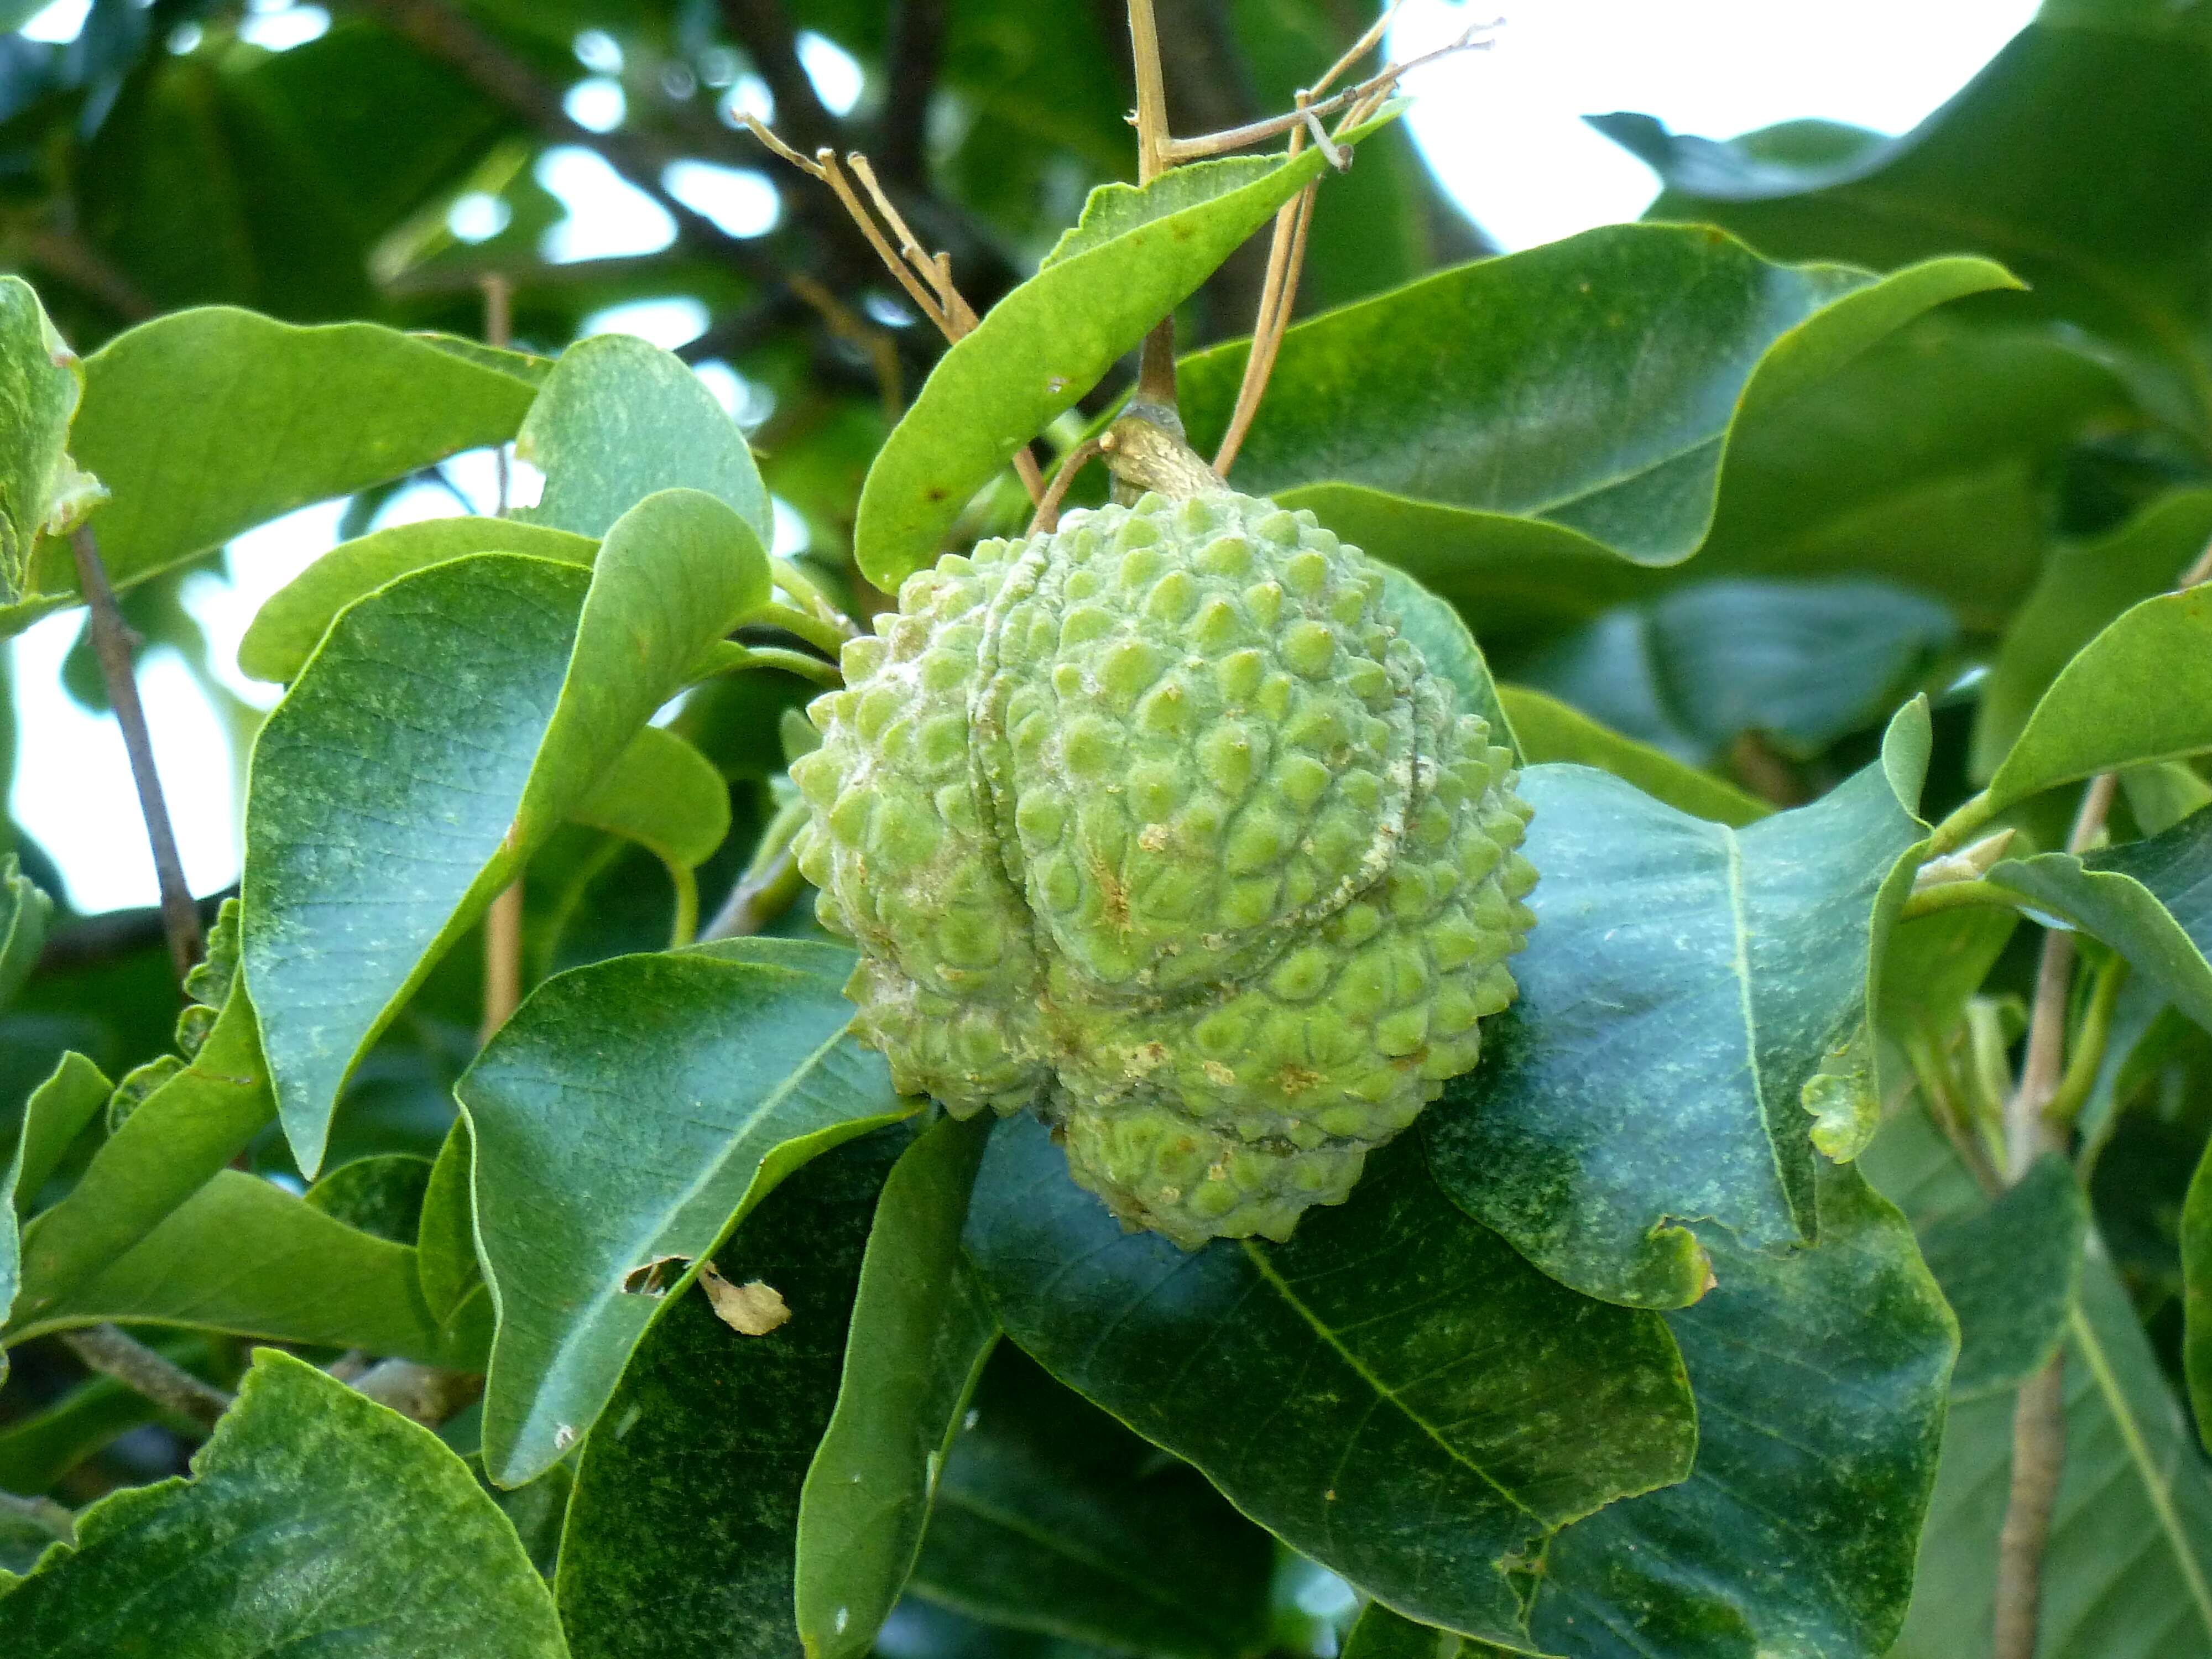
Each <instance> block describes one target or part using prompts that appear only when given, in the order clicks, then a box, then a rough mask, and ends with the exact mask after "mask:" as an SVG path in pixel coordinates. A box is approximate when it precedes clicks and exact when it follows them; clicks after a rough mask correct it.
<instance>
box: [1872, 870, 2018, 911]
mask: <svg viewBox="0 0 2212 1659" xmlns="http://www.w3.org/2000/svg"><path fill="white" fill-rule="evenodd" d="M1975 904H1986V905H1994V906H1996V907H1997V908H2000V909H2008V910H2011V909H2017V908H2020V898H2019V896H2018V895H2017V894H2015V893H2010V892H2008V891H2006V890H2005V889H2003V888H2002V887H1999V886H1997V885H1996V884H1994V883H1991V882H1986V881H1978V880H1977V881H1945V882H1939V883H1937V884H1936V885H1935V886H1933V887H1923V888H1922V889H1921V890H1919V891H1918V892H1917V893H1914V894H1912V895H1911V896H1909V897H1907V898H1906V899H1905V908H1904V909H1903V910H1902V911H1900V912H1899V919H1900V920H1901V921H1914V920H1916V919H1917V918H1918V917H1921V916H1932V915H1935V914H1936V912H1937V911H1938V910H1959V909H1963V908H1966V907H1967V906H1968V905H1975Z"/></svg>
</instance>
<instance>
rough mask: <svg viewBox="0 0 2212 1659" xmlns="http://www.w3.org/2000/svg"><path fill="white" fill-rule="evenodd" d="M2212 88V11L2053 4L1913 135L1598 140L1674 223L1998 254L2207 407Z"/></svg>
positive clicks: (1640, 123)
mask: <svg viewBox="0 0 2212 1659" xmlns="http://www.w3.org/2000/svg"><path fill="white" fill-rule="evenodd" d="M2208 87H2212V32H2208V31H2207V30H2206V28H2205V26H2204V23H2203V18H2202V15H2200V14H2198V13H2197V12H2196V11H2195V10H2193V9H2186V8H2182V9H2177V8H2172V7H2166V6H2148V5H2145V6H2115V5H2112V4H2108V3H2103V0H2097V3H2087V4H2078V5H2049V6H2045V8H2044V9H2043V12H2042V14H2041V15H2039V18H2038V19H2037V21H2035V22H2034V23H2033V24H2032V25H2030V26H2029V27H2027V28H2026V29H2024V30H2023V31H2021V33H2020V34H2018V35H2017V36H2015V38H2014V39H2013V40H2012V41H2011V43H2010V44H2008V46H2006V47H2005V48H2004V50H2003V51H2002V52H1999V53H1998V54H1997V55H1996V58H1994V59H1992V60H1991V61H1990V64H1988V65H1987V66H1986V67H1985V68H1984V70H1982V72H1981V73H1980V74H1979V75H1978V76H1975V77H1974V79H1973V80H1972V82H1969V83H1968V85H1967V86H1966V88H1965V89H1964V90H1962V91H1961V92H1960V93H1959V94H1958V95H1957V96H1955V97H1954V98H1953V99H1952V100H1949V101H1948V103H1946V104H1945V105H1944V106H1943V107H1942V108H1941V109H1940V110H1938V111H1936V113H1935V114H1933V115H1931V116H1930V117H1929V118H1928V119H1927V120H1926V121H1924V122H1923V123H1922V124H1921V125H1919V126H1917V127H1916V128H1915V129H1914V130H1913V131H1911V132H1908V133H1906V134H1905V135H1904V136H1903V137H1898V138H1894V139H1888V140H1880V139H1877V138H1875V136H1874V135H1872V134H1862V133H1853V132H1850V131H1848V130H1839V129H1835V128H1826V129H1825V130H1824V129H1823V128H1822V127H1821V126H1820V125H1819V124H1814V123H1809V122H1808V123H1797V124H1793V125H1790V126H1787V127H1782V128H1776V129H1772V130H1771V131H1768V132H1765V133H1757V134H1753V135H1751V136H1750V137H1747V138H1743V139H1739V140H1737V141H1736V142H1735V143H1712V142H1711V141H1709V140H1706V139H1702V138H1678V137H1674V136H1672V135H1670V134H1669V133H1668V132H1667V131H1666V130H1665V129H1664V128H1663V127H1662V126H1660V125H1659V124H1658V123H1656V122H1655V121H1652V120H1651V119H1650V118H1649V117H1644V116H1632V115H1616V116H1608V117H1605V118H1602V119H1600V120H1598V121H1597V122H1596V123H1595V125H1597V126H1598V127H1599V129H1600V130H1601V131H1604V132H1606V133H1607V135H1608V136H1609V137H1613V139H1615V140H1616V141H1617V142H1619V143H1623V144H1625V145H1626V146H1627V147H1628V148H1629V149H1631V150H1632V151H1633V152H1635V154H1636V155H1638V156H1639V157H1641V158H1642V159H1643V160H1644V161H1646V162H1648V163H1649V164H1650V166H1651V167H1654V168H1655V169H1656V171H1657V172H1658V173H1659V174H1660V176H1661V178H1662V179H1664V180H1665V181H1666V182H1667V184H1668V185H1669V186H1670V188H1668V190H1667V191H1665V192H1663V193H1662V195H1661V197H1659V199H1658V200H1657V201H1656V202H1655V203H1654V204H1652V207H1651V210H1650V211H1651V214H1652V216H1655V217H1657V218H1664V219H1700V220H1705V221H1708V222H1714V223H1718V224H1723V225H1726V226H1727V227H1729V228H1730V229H1732V230H1734V231H1735V233H1736V234H1739V235H1741V236H1744V237H1747V238H1748V239H1749V240H1751V241H1752V242H1753V244H1754V245H1755V246H1759V247H1760V248H1762V249H1764V250H1765V251H1766V252H1769V253H1770V254H1772V255H1773V256H1775V257H1777V258H1841V259H1850V260H1853V261H1856V262H1858V263H1861V264H1869V265H1873V266H1875V267H1877V268H1887V267H1890V266H1893V265H1897V264H1902V263H1904V262H1905V261H1907V260H1911V259H1916V258H1924V257H1925V256H1927V255H1929V254H1931V253H1950V252H1959V251H1961V250H1971V251H1974V252H1984V253H1988V254H1990V256H1991V257H1993V258H2000V259H2002V260H2004V261H2006V262H2007V263H2008V264H2011V265H2013V266H2014V267H2015V269H2017V270H2019V271H2020V273H2021V276H2024V277H2026V278H2027V280H2028V282H2029V283H2031V284H2032V285H2033V287H2032V289H2031V294H2030V297H2029V299H2028V300H2027V301H2023V302H2022V304H2023V307H2029V306H2032V307H2033V308H2035V309H2036V310H2038V311H2039V312H2041V313H2044V314H2045V315H2056V316H2058V317H2063V318H2065V319H2069V320H2071V321H2074V322H2075V323H2078V324H2081V325H2084V326H2086V327H2087V328H2090V329H2092V330H2094V331H2099V332H2100V333H2104V334H2106V335H2109V336H2111V337H2114V338H2116V339H2118V340H2120V341H2123V342H2124V343H2128V344H2130V345H2134V346H2138V347H2141V348H2143V349H2148V350H2150V351H2153V352H2155V353H2159V354H2161V355H2164V356H2166V357H2167V358H2168V360H2169V366H2170V368H2172V371H2173V373H2174V374H2175V378H2176V379H2177V380H2180V381H2182V382H2183V383H2184V384H2185V385H2186V386H2191V395H2192V398H2193V401H2194V402H2195V403H2196V404H2197V406H2198V408H2199V410H2200V411H2201V410H2203V409H2204V408H2205V407H2206V406H2207V384H2206V379H2205V371H2204V368H2203V347H2202V345H2201V343H2199V342H2200V340H2201V331H2202V319H2203V315H2204V313H2205V306H2206V298H2207V295H2208V292H2212V268H2208V262H2207V259H2206V257H2205V253H2204V249H2205V246H2206V245H2207V241H2206V238H2207V232H2208V230H2212V206H2208V204H2212V152H2208V151H2207V149H2206V148H2205V146H2204V143H2203V131H2204V127H2205V124H2206V122H2207V120H2208V119H2212V92H2208V90H2207V88H2208ZM2200 418H2201V416H2200Z"/></svg>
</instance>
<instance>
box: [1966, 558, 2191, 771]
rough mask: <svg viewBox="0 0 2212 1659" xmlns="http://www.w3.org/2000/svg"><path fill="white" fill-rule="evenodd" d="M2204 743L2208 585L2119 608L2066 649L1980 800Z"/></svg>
mask: <svg viewBox="0 0 2212 1659" xmlns="http://www.w3.org/2000/svg"><path fill="white" fill-rule="evenodd" d="M2206 749H2212V586H2203V587H2192V588H2191V589H2189V590H2188V591H2187V592H2182V593H2166V594H2161V595H2160V597H2158V598H2157V599H2145V600H2144V601H2143V602H2142V604H2141V605H2136V606H2134V607H2132V608H2131V609H2130V610H2128V611H2124V612H2122V613H2121V614H2120V616H2119V617H2117V618H2116V619H2115V620H2114V621H2112V623H2110V624H2108V625H2107V626H2106V629H2104V631H2103V632H2102V633H2100V634H2099V635H2097V636H2096V638H2094V639H2093V640H2091V641H2089V643H2088V644H2087V645H2085V646H2083V647H2081V650H2080V651H2078V652H2076V653H2075V656H2074V659H2073V660H2072V661H2070V662H2069V663H2068V664H2067V665H2066V666H2065V668H2064V669H2063V671H2061V672H2060V673H2059V676H2058V678H2057V679H2055V680H2053V681H2052V682H2051V689H2050V690H2047V691H2045V693H2044V694H2043V696H2042V698H2041V700H2040V701H2039V702H2037V704H2036V705H2035V708H2034V711H2033V713H2032V714H2029V715H2028V717H2027V725H2026V726H2024V727H2023V728H2022V729H2021V734H2020V738H2019V740H2018V741H2017V742H2016V743H2015V744H2013V746H2012V748H2011V750H2010V751H2009V752H2008V753H2007V755H2006V756H2005V757H2004V759H2003V761H2002V763H2000V764H1999V765H1998V767H1997V769H1996V773H1995V774H1994V775H1992V776H1991V777H1990V784H1989V797H1990V806H1991V807H1992V808H1993V809H1994V810H1996V811H2002V810H2003V809H2004V808H2006V807H2008V806H2009V805H2013V804H2014V803H2015V802H2016V801H2021V800H2025V799H2027V797H2028V796H2030V795H2033V794H2035V793H2038V792H2039V791H2041V790H2045V789H2048V788H2051V787H2053V786H2054V785H2057V784H2061V783H2070V782H2072V781H2074V780H2075V779H2077V778H2086V777H2087V776H2089V775H2091V774H2092V773H2096V772H2108V771H2112V770H2113V769H2117V768H2119V767H2125V766H2140V765H2142V764H2143V763H2146V762H2149V761H2159V760H2173V759H2178V758H2179V757H2182V756H2185V755H2192V754H2197V753H2198V752H2200V751H2202V750H2206Z"/></svg>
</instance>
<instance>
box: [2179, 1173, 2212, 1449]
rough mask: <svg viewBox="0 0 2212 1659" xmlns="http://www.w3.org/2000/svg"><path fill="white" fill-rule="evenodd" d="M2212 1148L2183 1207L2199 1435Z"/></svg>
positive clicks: (2211, 1356) (2185, 1294)
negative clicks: (2208, 1172)
mask: <svg viewBox="0 0 2212 1659" xmlns="http://www.w3.org/2000/svg"><path fill="white" fill-rule="evenodd" d="M2207 1170H2212V1147H2209V1148H2207V1150H2206V1155H2205V1156H2204V1157H2203V1158H2200V1159H2198V1161H2197V1173H2196V1174H2195V1175H2194V1176H2191V1177H2190V1182H2189V1196H2188V1197H2187V1198H2186V1199H2185V1200H2184V1201H2183V1203H2182V1206H2181V1282H2182V1346H2181V1358H2182V1367H2183V1370H2184V1373H2185V1375H2186V1376H2187V1378H2188V1381H2189V1404H2190V1408H2191V1411H2192V1412H2193V1413H2195V1415H2196V1418H2197V1437H2198V1438H2200V1439H2203V1437H2204V1436H2205V1432H2206V1430H2205V1425H2208V1424H2212V1174H2207V1173H2206V1171H2207Z"/></svg>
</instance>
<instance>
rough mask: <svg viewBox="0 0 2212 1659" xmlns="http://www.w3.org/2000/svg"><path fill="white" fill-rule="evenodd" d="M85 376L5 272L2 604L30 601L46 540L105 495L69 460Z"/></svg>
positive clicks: (0, 300)
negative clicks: (34, 552) (35, 554)
mask: <svg viewBox="0 0 2212 1659" xmlns="http://www.w3.org/2000/svg"><path fill="white" fill-rule="evenodd" d="M82 380H83V371H82V369H81V368H79V367H78V364H77V360H76V354H75V353H73V352H72V351H70V349H69V348H68V347H67V346H66V345H64V344H63V343H62V337H61V336H60V335H58V334H57V333H56V332H54V325H52V323H50V322H48V321H47V320H46V311H45V308H44V307H41V306H40V304H39V296H38V295H36V294H34V293H33V292H32V291H31V285H30V284H29V283H26V282H25V281H23V280H22V278H21V277H20V276H0V432H5V433H6V434H7V437H6V440H5V442H4V446H0V606H5V605H11V604H13V603H14V602H15V601H16V600H17V599H21V598H22V596H23V591H24V588H25V586H27V580H26V579H27V576H28V574H29V571H30V562H31V549H32V548H33V545H35V544H36V543H37V542H38V539H39V538H40V536H43V535H60V534H62V533H63V532H65V531H66V530H67V529H68V528H69V527H70V525H72V524H74V523H76V522H77V521H78V520H81V519H82V518H83V517H84V515H85V513H87V512H88V511H89V510H90V508H91V507H92V506H93V504H94V502H95V501H98V500H99V499H100V483H99V481H98V480H97V479H94V478H90V477H86V476H85V475H84V474H83V473H82V472H80V471H77V469H76V465H74V464H73V463H72V462H71V461H70V458H69V428H70V416H72V415H73V414H75V413H76V404H77V398H78V395H79V392H80V391H81V387H82Z"/></svg>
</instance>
